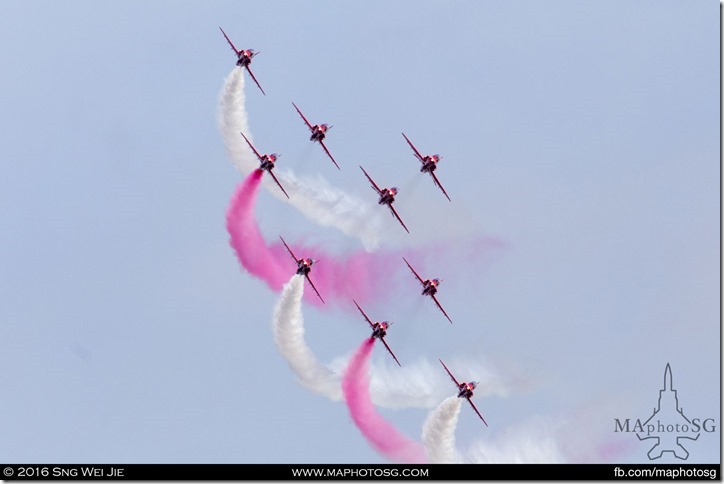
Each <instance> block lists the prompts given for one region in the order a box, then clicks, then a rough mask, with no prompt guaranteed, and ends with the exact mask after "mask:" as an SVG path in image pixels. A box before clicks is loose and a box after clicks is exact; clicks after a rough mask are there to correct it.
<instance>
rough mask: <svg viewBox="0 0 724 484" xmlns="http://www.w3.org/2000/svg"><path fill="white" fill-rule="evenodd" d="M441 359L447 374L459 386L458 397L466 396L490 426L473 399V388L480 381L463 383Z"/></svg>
mask: <svg viewBox="0 0 724 484" xmlns="http://www.w3.org/2000/svg"><path fill="white" fill-rule="evenodd" d="M439 361H440V363H441V364H442V366H443V368H445V371H446V372H447V374H448V375H450V378H452V381H454V382H455V385H457V387H458V395H457V396H458V398H465V399H467V401H468V403H469V404H470V406H472V407H473V410H475V413H477V414H478V417H480V420H482V421H483V423H484V424H485V426H486V427H487V426H488V422H486V421H485V419H484V418H483V416H482V415H481V414H480V412H479V411H478V407H476V406H475V404H474V403H473V401H472V400H471V398H472V397H473V390H474V389H475V387H476V386H477V385H478V383H479V382H476V381H471V382H462V383H460V382H458V381H457V380H456V379H455V377H454V376H453V374H452V373H451V372H450V370H448V368H447V366H445V363H443V362H442V360H439Z"/></svg>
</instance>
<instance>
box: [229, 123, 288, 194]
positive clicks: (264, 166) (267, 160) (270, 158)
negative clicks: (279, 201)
mask: <svg viewBox="0 0 724 484" xmlns="http://www.w3.org/2000/svg"><path fill="white" fill-rule="evenodd" d="M239 132H240V133H241V131H239ZM241 135H242V136H244V133H241ZM244 139H245V140H246V144H248V145H249V148H251V151H253V152H254V154H255V155H256V157H257V158H259V169H260V170H264V171H266V172H268V173H269V174H270V175H271V177H272V178H273V179H274V182H275V183H276V184H277V185H279V188H281V189H282V191H283V192H284V195H286V196H287V198H289V194H288V193H287V191H286V190H285V189H284V187H283V186H282V184H281V183H279V180H277V177H276V176H275V175H274V173H273V172H272V170H273V169H274V167H275V166H276V165H275V164H274V163H276V161H277V158H279V157H280V156H282V155H278V154H276V153H272V154H271V155H261V154H259V152H258V151H256V148H254V145H252V144H251V141H249V138H247V137H246V136H244Z"/></svg>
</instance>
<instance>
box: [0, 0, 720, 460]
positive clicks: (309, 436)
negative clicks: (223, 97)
mask: <svg viewBox="0 0 724 484" xmlns="http://www.w3.org/2000/svg"><path fill="white" fill-rule="evenodd" d="M719 12H720V10H719V3H718V2H715V1H713V0H709V1H704V0H696V1H638V2H628V1H608V2H595V3H594V2H573V1H545V2H541V1H509V2H488V1H470V0H466V1H445V2H443V1H398V2H382V1H364V2H362V1H353V2H331V1H327V2H324V1H317V0H313V1H308V2H276V1H270V2H247V1H229V2H218V1H216V2H214V1H211V2H189V1H186V2H172V1H165V2H164V1H155V2H139V1H125V2H118V1H100V2H99V1H65V2H52V1H28V2H26V1H22V2H21V1H17V0H10V1H5V2H2V5H1V6H0V46H2V47H0V65H2V66H3V75H2V76H0V113H1V115H0V132H1V133H3V136H2V142H1V143H0V224H1V225H0V228H1V230H0V247H2V250H0V274H1V275H0V294H1V295H2V296H1V298H0V301H1V302H0V368H2V370H1V371H0V388H2V393H0V428H1V429H3V431H2V438H0V462H3V461H4V462H32V463H36V462H37V463H42V462H55V463H61V462H83V463H85V462H87V463H94V462H98V463H100V462H108V463H114V462H117V463H123V462H125V463H132V462H159V463H166V462H172V463H173V462H198V463H206V462H209V463H214V462H228V463H237V462H238V463H245V462H285V463H286V462H292V463H296V462H299V463H303V462H304V463H306V462H318V463H327V462H332V463H334V462H347V463H355V462H364V463H375V462H385V460H384V459H383V458H382V457H380V456H379V455H377V454H376V453H375V452H374V451H373V450H372V449H371V448H370V446H369V445H367V443H366V442H365V441H364V439H363V437H362V436H361V434H360V433H359V431H358V430H357V429H356V428H355V427H354V425H353V423H352V421H351V419H350V418H349V416H348V413H347V410H346V408H345V406H344V405H343V404H341V403H338V402H330V401H327V400H326V399H324V398H323V397H321V396H319V395H316V394H311V393H309V392H307V391H306V390H304V389H303V388H302V387H301V386H299V385H298V384H297V383H296V381H295V378H294V376H293V374H292V373H291V371H290V370H289V368H288V367H287V365H286V363H285V362H284V361H283V360H282V359H281V358H280V357H279V355H278V354H277V352H276V349H275V347H274V345H273V343H272V339H271V330H270V326H269V321H270V317H271V312H272V308H273V305H274V303H275V301H276V299H277V295H276V294H274V293H272V292H271V291H270V290H268V289H267V287H266V285H264V284H263V283H262V282H260V281H258V280H257V279H254V278H253V277H251V276H250V275H249V274H247V273H245V272H243V271H242V270H240V269H239V266H238V263H237V261H236V258H235V257H234V254H233V252H232V251H231V249H230V247H229V245H228V234H227V233H226V230H225V226H224V223H225V220H224V213H225V210H226V206H227V204H228V201H229V198H230V196H231V194H232V192H233V190H234V188H235V186H236V185H237V184H238V183H239V182H240V181H241V180H242V176H243V175H242V174H240V173H239V172H238V171H237V170H236V169H235V168H234V167H233V165H232V163H231V161H230V159H229V157H228V156H227V154H226V151H225V148H224V145H223V142H222V138H221V135H220V133H219V130H218V128H217V125H216V116H217V107H218V106H217V105H218V97H219V92H220V89H221V87H222V84H223V81H224V79H225V77H226V76H227V75H228V73H229V72H230V70H231V69H232V68H233V67H234V62H235V60H234V57H233V54H232V53H231V51H230V49H229V48H228V46H227V45H226V43H225V41H224V39H223V37H222V36H221V34H220V32H219V30H218V27H219V26H221V27H223V28H224V30H225V31H226V32H227V33H228V34H229V36H230V37H231V38H232V40H234V42H235V44H236V45H237V47H239V48H254V49H256V50H258V51H261V54H260V55H259V56H258V57H256V58H255V60H254V64H253V66H252V67H253V69H254V73H255V75H256V76H257V78H258V80H259V82H260V83H261V84H262V86H263V87H264V89H265V91H266V92H267V96H262V95H261V93H260V92H258V90H257V89H256V87H255V86H253V85H251V84H247V90H246V93H247V111H248V114H249V125H250V128H251V130H252V132H253V134H254V137H255V140H256V142H258V143H259V144H260V145H262V146H263V148H262V149H263V150H265V151H278V152H280V153H282V154H283V155H284V156H283V157H282V158H281V162H280V163H284V164H286V166H289V167H292V168H293V169H294V170H295V172H297V173H301V174H308V175H315V174H317V173H319V174H321V175H322V176H324V177H325V178H326V179H327V181H328V182H330V183H331V184H332V185H334V186H336V187H338V188H339V189H342V190H347V191H349V192H350V193H354V194H356V195H358V196H360V197H363V196H365V197H369V196H371V192H370V191H369V188H367V185H366V182H365V181H364V179H363V177H362V175H361V174H360V173H359V169H358V168H357V165H358V164H364V165H365V166H366V167H368V168H369V171H370V173H372V174H374V175H375V177H376V178H379V179H383V180H380V182H381V183H383V184H384V183H385V181H384V180H399V182H397V184H398V186H401V187H403V188H404V187H406V186H411V187H412V189H411V190H410V191H409V192H410V193H411V196H414V197H416V198H417V199H422V198H425V197H427V198H428V201H426V202H421V205H420V206H419V207H418V206H416V205H415V203H412V202H408V203H407V204H403V203H402V202H401V205H400V206H401V210H402V209H403V208H402V207H404V210H405V213H406V214H407V215H406V217H409V220H410V221H412V224H410V226H411V232H412V234H411V239H415V244H417V245H424V243H425V240H428V239H430V240H431V239H432V238H434V234H433V233H432V232H437V233H448V232H449V233H455V231H456V230H457V228H458V226H459V225H460V224H469V225H471V226H473V227H474V228H475V230H476V231H478V232H480V233H484V234H487V235H489V236H491V237H495V238H497V239H499V240H501V241H503V242H504V243H505V244H506V249H505V250H501V251H497V252H495V253H493V254H484V255H482V257H481V259H484V260H485V261H486V263H485V264H482V263H481V264H480V266H484V267H483V268H481V269H480V270H479V271H478V272H477V273H471V271H467V272H465V271H463V272H461V273H460V274H446V275H445V278H446V284H447V285H446V287H445V289H446V290H447V291H446V292H445V294H444V300H445V306H446V309H447V310H448V312H450V313H451V316H453V318H454V319H455V325H454V326H453V327H448V326H449V325H447V326H446V324H442V322H444V320H443V321H442V322H441V321H440V320H439V314H437V313H436V312H435V309H434V308H428V307H423V308H418V307H417V306H416V303H417V302H419V299H417V295H416V294H415V291H411V292H410V294H403V295H400V296H399V301H398V304H397V305H396V307H395V306H392V307H390V305H386V306H380V307H377V308H374V309H373V311H374V312H375V313H380V312H386V313H387V314H391V316H392V317H391V318H390V319H394V320H396V321H400V323H399V324H397V325H396V327H395V330H396V331H397V332H396V333H395V341H394V343H395V344H394V348H395V351H396V353H397V354H398V356H399V357H400V359H401V360H402V361H413V360H415V359H417V358H426V359H429V360H432V361H434V360H435V359H437V358H438V357H442V358H446V357H452V356H460V357H466V356H471V357H477V356H481V357H484V358H486V359H489V360H490V361H491V364H494V365H496V366H498V367H501V368H504V369H508V370H512V371H513V370H514V372H515V373H516V374H520V375H523V376H524V377H525V378H526V379H527V381H528V382H529V385H528V386H527V388H526V389H525V390H521V391H520V392H518V393H516V394H513V395H510V396H509V397H507V398H488V399H482V398H481V399H477V402H478V406H479V408H481V409H482V410H484V412H485V415H486V419H487V420H488V422H489V423H490V428H479V426H478V425H477V423H478V422H476V421H475V420H474V419H473V418H471V417H472V415H471V413H470V412H469V409H467V408H463V412H462V414H461V417H460V427H459V429H458V430H459V431H458V434H457V436H458V446H459V447H460V448H461V449H463V450H464V449H465V448H467V447H469V446H472V445H474V443H475V442H476V441H478V440H480V439H488V438H490V439H496V438H501V437H502V436H504V435H506V430H507V429H510V428H518V427H522V428H525V427H526V425H528V424H529V423H530V422H532V421H533V422H545V423H547V424H550V425H552V426H558V425H563V423H565V424H567V425H568V426H569V428H568V430H567V431H566V432H567V433H565V435H564V436H563V437H560V438H561V439H562V442H561V445H563V446H565V445H573V444H572V443H573V442H578V439H580V440H583V441H587V442H589V443H591V442H596V443H598V442H600V443H604V441H607V439H609V438H610V439H615V438H617V437H619V436H617V435H616V434H614V433H613V428H614V424H613V422H614V418H620V419H622V418H632V419H635V418H638V417H640V418H642V419H645V418H648V416H649V415H650V413H651V409H652V408H653V407H654V406H655V404H656V399H657V398H658V393H657V392H658V390H659V389H660V387H661V382H662V378H663V371H664V367H665V365H666V363H667V362H668V363H671V366H672V369H673V377H674V386H675V388H676V389H677V390H678V391H679V397H680V401H681V404H682V406H683V407H684V409H685V411H686V414H687V416H689V417H699V418H702V419H703V418H706V417H716V418H717V419H718V418H719V415H720V312H719V308H720V293H719V291H720V284H719V283H720V270H719V267H720V239H719V235H720V218H719V217H720V205H719V200H720V198H719V196H720V183H719V180H720V152H719V147H720V135H719V132H720V118H719V112H720V111H719V106H720V98H719V92H720V91H719V81H720V78H719V73H720V70H719V65H720V57H719V56H720V51H719V39H720V37H719V25H720V23H719ZM291 101H294V102H296V103H297V105H299V106H300V108H301V109H302V110H303V111H304V112H305V114H306V115H307V116H308V117H309V118H310V120H313V122H322V121H326V122H328V123H330V124H333V125H334V126H335V127H334V129H333V130H332V131H331V132H330V135H329V138H328V147H329V148H330V150H331V151H332V153H333V154H334V156H335V158H336V159H337V161H338V162H339V164H340V166H341V167H342V170H341V171H337V170H336V169H335V168H334V167H333V165H332V164H331V163H330V162H329V160H328V159H326V158H325V157H324V155H323V153H322V152H321V150H319V149H318V147H315V146H313V145H311V143H309V141H308V133H307V132H306V131H305V128H304V126H303V125H302V124H301V120H300V119H299V118H298V116H297V114H296V112H295V111H294V109H293V107H292V105H291ZM401 131H404V132H405V133H406V134H407V135H408V136H409V137H410V138H411V139H412V140H413V141H414V142H415V144H416V145H417V147H418V148H419V149H420V150H421V151H423V152H430V153H441V154H443V161H442V162H441V165H440V168H439V170H438V172H437V173H438V176H439V177H440V179H441V181H442V182H443V184H444V185H445V187H446V189H447V191H448V193H450V195H451V198H452V200H453V201H452V203H450V202H447V200H445V199H444V197H442V195H441V194H439V193H438V192H436V190H435V189H434V187H433V186H432V184H431V183H430V182H429V180H427V179H426V178H423V179H422V180H420V181H419V183H417V180H418V178H419V177H421V176H422V175H421V174H419V173H418V172H417V169H418V165H417V162H416V161H415V160H414V158H413V157H412V155H411V152H410V150H409V148H408V147H407V146H406V144H405V143H404V139H403V138H402V136H401V135H400V132H401ZM390 184H392V183H390ZM406 184H407V185H406ZM402 193H405V192H404V191H403V192H402ZM428 195H429V197H428ZM429 200H432V202H430V201H429ZM438 202H439V203H438ZM422 208H426V209H427V208H429V209H430V210H431V211H430V212H429V213H428V214H427V215H425V213H423V210H422ZM256 213H257V217H258V218H259V220H260V224H261V226H262V229H263V230H264V232H265V234H267V236H268V237H269V238H275V237H276V235H277V234H279V233H284V234H285V238H287V237H288V238H289V239H291V240H296V239H302V238H314V240H316V241H318V242H319V243H320V244H323V245H325V246H328V247H330V248H332V249H331V250H335V251H338V252H343V251H347V250H356V249H359V247H360V244H359V242H358V241H356V240H353V239H350V238H347V237H345V236H344V235H342V234H341V233H339V232H337V231H335V230H333V229H329V228H326V229H320V228H318V227H317V226H315V225H314V224H312V223H311V222H310V221H309V220H307V219H305V218H303V217H301V216H300V215H299V214H298V212H296V211H295V210H294V209H293V208H292V207H290V206H289V205H286V204H284V203H282V202H280V201H279V200H278V199H276V198H273V197H270V196H269V194H267V193H264V192H263V193H262V194H261V195H260V203H259V206H258V208H257V212H256ZM385 220H386V219H385ZM406 221H407V219H406ZM386 222H389V223H390V224H394V223H395V222H394V220H392V219H391V218H390V220H389V221H388V220H386ZM456 224H457V225H456ZM390 227H391V228H392V229H394V228H395V227H394V226H393V225H390ZM415 228H417V231H416V230H415ZM395 230H396V229H395ZM416 233H417V234H418V235H417V237H415V235H416ZM477 262H479V261H473V262H472V263H471V266H472V267H473V268H477V266H476V265H475V264H476V263H477ZM440 269H441V271H443V272H444V266H443V267H441V268H440ZM456 276H457V277H456ZM441 298H442V296H441ZM305 319H306V326H307V329H308V340H309V344H310V346H311V347H312V348H313V349H314V350H315V352H317V354H318V355H319V356H320V358H321V359H322V360H323V361H329V360H331V359H333V358H335V357H337V356H340V355H344V354H346V353H349V352H350V351H352V350H353V349H354V348H355V347H356V346H357V345H358V344H359V342H360V341H361V340H362V338H363V337H364V336H365V334H366V333H365V331H366V330H365V328H364V326H363V325H362V322H361V321H360V320H359V317H358V316H357V315H356V314H354V313H353V312H352V311H349V312H342V311H331V312H329V311H328V312H323V311H320V310H318V309H315V308H311V307H306V308H305ZM405 321H406V322H405ZM374 356H375V359H377V358H380V359H382V358H384V356H383V355H381V354H376V355H374ZM441 371H442V370H441ZM471 377H472V376H471ZM272 382H274V383H275V384H276V385H277V387H278V388H280V389H281V392H279V391H277V392H273V393H271V394H270V393H269V388H270V384H271V383H272ZM453 392H454V388H451V394H452V393H453ZM382 412H383V414H384V415H385V416H387V417H388V418H389V419H390V420H391V421H393V422H394V423H395V424H396V425H398V426H399V427H400V428H401V429H402V430H403V431H404V432H406V433H407V434H408V435H409V436H411V437H414V438H418V439H419V433H420V429H421V426H422V422H423V420H424V418H425V416H426V415H427V411H425V410H412V409H410V410H395V411H390V410H384V409H383V410H382ZM717 423H719V422H717ZM571 428H573V429H575V430H570V429H571ZM574 434H575V438H574V437H573V436H572V435H574ZM624 440H625V441H626V442H629V441H630V443H631V446H630V448H627V449H626V451H625V452H624V453H623V454H622V455H621V456H620V457H619V458H618V460H617V461H620V462H646V461H647V459H646V452H647V450H648V447H647V446H646V444H645V443H639V442H638V440H637V439H636V438H635V436H633V435H631V436H630V439H628V440H626V439H624ZM719 440H720V434H719V431H718V430H717V432H716V433H715V434H704V435H702V436H701V437H700V439H699V441H697V442H693V443H691V444H690V445H689V446H687V448H688V449H689V451H690V452H691V457H690V459H689V461H688V462H718V461H719V454H720V446H719ZM666 459H669V460H666V461H667V462H671V461H672V460H671V459H670V458H668V457H667V458H666Z"/></svg>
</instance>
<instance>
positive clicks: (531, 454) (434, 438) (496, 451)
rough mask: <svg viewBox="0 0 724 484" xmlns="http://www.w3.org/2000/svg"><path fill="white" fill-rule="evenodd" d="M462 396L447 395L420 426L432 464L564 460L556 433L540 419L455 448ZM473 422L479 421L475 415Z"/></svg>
mask: <svg viewBox="0 0 724 484" xmlns="http://www.w3.org/2000/svg"><path fill="white" fill-rule="evenodd" d="M462 404H463V401H462V399H460V398H457V397H449V398H447V399H445V400H444V401H443V402H442V403H441V404H440V405H439V406H438V407H437V408H435V409H434V410H432V411H431V412H430V413H429V415H428V417H427V419H425V423H424V425H423V427H422V443H423V445H424V446H425V453H426V455H427V458H428V459H429V460H430V462H432V463H438V464H454V463H461V462H465V463H476V464H519V463H528V464H535V463H539V464H545V463H564V462H566V460H567V459H566V457H565V452H564V451H563V449H562V448H561V445H559V440H560V438H561V436H560V435H558V432H557V431H556V430H555V429H554V428H553V427H552V426H551V425H550V424H546V423H545V422H544V421H542V420H537V421H530V422H527V423H525V424H523V425H519V426H516V427H510V428H508V429H506V430H505V431H504V432H503V433H502V435H500V436H498V437H496V438H485V439H481V440H478V441H476V442H474V443H473V444H472V445H471V446H470V448H469V449H468V450H467V451H465V452H461V451H458V450H457V449H456V447H455V430H456V428H457V423H458V419H459V416H460V409H461V406H462ZM473 420H475V422H474V423H475V425H477V424H478V423H479V422H478V421H477V418H474V419H473Z"/></svg>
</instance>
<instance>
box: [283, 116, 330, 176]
mask: <svg viewBox="0 0 724 484" xmlns="http://www.w3.org/2000/svg"><path fill="white" fill-rule="evenodd" d="M292 104H293V105H294V109H296V110H297V112H298V113H299V115H300V116H301V117H302V119H303V120H304V124H306V125H307V127H308V128H309V130H310V131H311V132H312V135H311V136H310V137H309V140H310V141H318V142H319V144H320V145H322V149H324V152H325V153H327V156H329V159H330V160H332V163H334V166H336V167H337V169H338V170H339V169H340V168H339V165H338V164H337V162H336V161H334V157H333V156H332V154H331V153H330V152H329V150H328V149H327V146H326V145H325V144H324V138H325V137H326V136H327V131H329V130H330V129H332V126H329V125H328V124H326V123H324V124H314V125H313V124H311V123H310V122H309V121H307V118H306V117H305V116H304V115H303V114H302V112H301V111H300V110H299V108H298V107H297V105H296V104H294V103H293V102H292Z"/></svg>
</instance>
